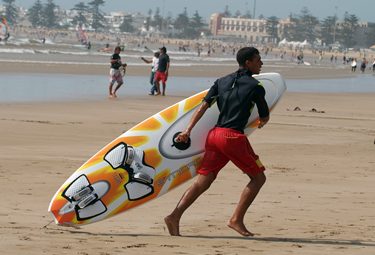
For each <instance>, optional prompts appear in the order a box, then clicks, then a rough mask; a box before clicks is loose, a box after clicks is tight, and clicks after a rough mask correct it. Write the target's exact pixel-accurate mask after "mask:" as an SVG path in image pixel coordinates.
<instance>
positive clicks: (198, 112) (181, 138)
mask: <svg viewBox="0 0 375 255" xmlns="http://www.w3.org/2000/svg"><path fill="white" fill-rule="evenodd" d="M209 107H210V105H209V104H208V103H207V102H206V101H203V103H202V104H201V105H200V106H199V108H198V109H197V110H195V112H194V114H193V117H191V120H190V122H189V124H188V126H187V128H186V130H185V131H183V132H181V134H179V135H178V136H177V138H176V141H177V142H187V141H188V139H189V136H190V133H191V130H192V129H193V128H194V126H195V125H196V124H197V122H198V121H199V120H200V119H201V118H202V116H203V114H204V113H205V112H206V111H207V109H208V108H209Z"/></svg>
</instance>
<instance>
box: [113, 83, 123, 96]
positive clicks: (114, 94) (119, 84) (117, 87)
mask: <svg viewBox="0 0 375 255" xmlns="http://www.w3.org/2000/svg"><path fill="white" fill-rule="evenodd" d="M122 84H124V83H123V82H120V83H117V86H116V88H115V91H113V93H112V95H113V97H117V95H116V92H117V90H118V89H119V88H120V87H121V85H122Z"/></svg>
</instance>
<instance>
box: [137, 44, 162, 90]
mask: <svg viewBox="0 0 375 255" xmlns="http://www.w3.org/2000/svg"><path fill="white" fill-rule="evenodd" d="M159 56H160V52H158V51H157V52H155V53H154V56H153V57H152V60H149V59H146V58H144V57H141V59H142V60H143V61H144V62H146V63H147V64H150V63H151V75H150V84H151V91H150V94H149V95H150V96H153V95H154V93H155V92H157V88H156V85H155V73H156V70H158V67H159Z"/></svg>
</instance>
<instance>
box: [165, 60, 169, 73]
mask: <svg viewBox="0 0 375 255" xmlns="http://www.w3.org/2000/svg"><path fill="white" fill-rule="evenodd" d="M168 70H169V61H168V62H167V69H165V73H166V74H168Z"/></svg>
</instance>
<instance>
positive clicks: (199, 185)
mask: <svg viewBox="0 0 375 255" xmlns="http://www.w3.org/2000/svg"><path fill="white" fill-rule="evenodd" d="M214 180H215V175H214V174H213V173H209V174H208V175H201V174H200V175H198V179H197V180H196V181H195V182H194V183H193V184H192V185H191V186H190V188H188V189H187V190H186V191H185V193H184V194H183V195H182V198H181V200H180V201H179V202H178V204H177V206H176V208H175V209H174V210H173V212H172V213H171V214H170V215H168V216H167V217H165V218H164V221H165V224H166V225H167V227H168V231H169V234H170V235H172V236H179V235H180V228H179V226H180V219H181V216H182V214H183V213H184V212H185V210H186V209H187V208H188V207H189V206H190V205H191V204H193V202H194V201H195V200H196V199H197V198H198V197H199V196H200V195H201V194H202V193H203V192H205V191H206V190H207V189H208V188H209V187H210V186H211V183H212V182H213V181H214Z"/></svg>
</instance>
